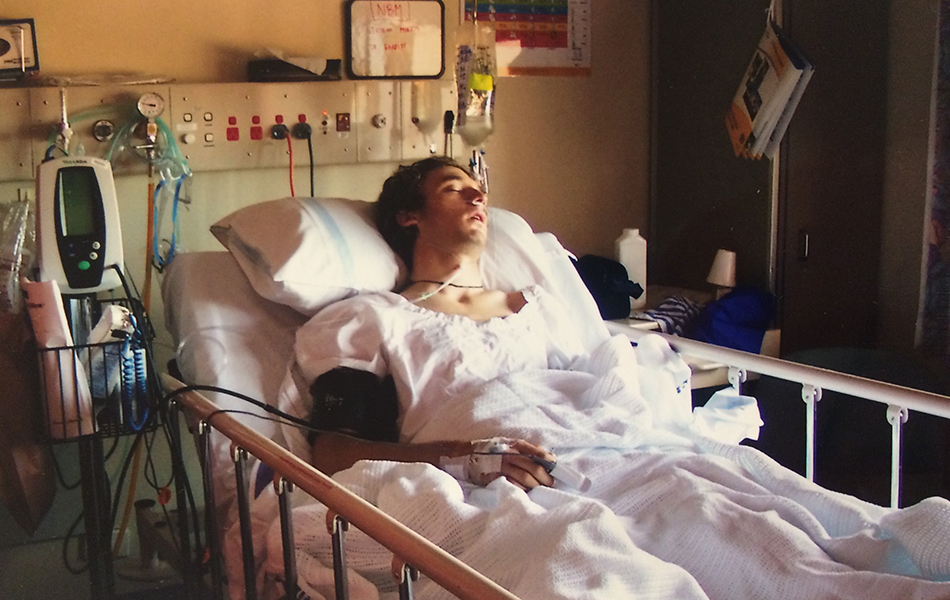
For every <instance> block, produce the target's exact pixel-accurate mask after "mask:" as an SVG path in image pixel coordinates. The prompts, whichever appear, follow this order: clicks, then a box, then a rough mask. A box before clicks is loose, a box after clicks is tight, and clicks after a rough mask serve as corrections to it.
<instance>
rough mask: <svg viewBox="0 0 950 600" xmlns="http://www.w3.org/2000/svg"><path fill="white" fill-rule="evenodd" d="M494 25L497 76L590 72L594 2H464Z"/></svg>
mask: <svg viewBox="0 0 950 600" xmlns="http://www.w3.org/2000/svg"><path fill="white" fill-rule="evenodd" d="M463 1H464V3H465V7H464V11H462V14H463V16H464V19H465V20H468V21H470V20H472V18H473V15H474V14H477V17H478V20H479V21H489V22H491V23H492V24H493V25H494V27H495V45H496V49H495V53H496V58H497V60H498V74H499V75H509V76H512V75H590V46H591V13H590V11H591V6H590V5H591V2H592V0H463Z"/></svg>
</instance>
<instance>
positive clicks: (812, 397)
mask: <svg viewBox="0 0 950 600" xmlns="http://www.w3.org/2000/svg"><path fill="white" fill-rule="evenodd" d="M606 323H607V329H608V330H609V331H610V332H611V333H614V334H618V333H619V334H622V335H626V336H627V337H628V338H630V339H631V341H634V342H636V341H637V340H638V339H640V338H641V337H643V336H645V335H659V336H661V337H663V338H664V339H666V340H667V341H668V342H669V344H670V346H671V347H672V348H673V349H674V350H676V351H677V352H678V353H680V354H682V355H684V356H687V357H695V358H698V359H701V360H705V361H711V362H714V363H719V364H723V365H725V366H727V367H728V368H729V382H730V383H731V384H732V386H733V387H735V388H736V389H737V390H739V389H741V384H742V383H743V382H744V381H745V379H746V377H747V375H748V374H749V373H758V374H759V375H767V376H770V377H775V378H777V379H783V380H786V381H791V382H796V383H800V384H801V385H802V400H803V401H804V402H805V404H806V407H807V408H806V419H807V420H806V423H805V435H806V439H805V476H806V477H807V478H808V479H809V480H811V481H813V480H814V476H815V406H816V404H817V402H818V401H819V400H821V393H822V390H829V391H835V392H841V393H843V394H848V395H850V396H857V397H859V398H865V399H867V400H871V401H874V402H879V403H881V404H885V405H886V406H887V412H886V415H887V421H888V423H890V425H891V506H892V507H897V506H898V505H899V503H900V491H901V452H900V449H901V433H902V426H903V424H904V423H905V422H906V421H907V418H908V414H909V411H918V412H922V413H927V414H930V415H934V416H937V417H941V418H944V419H950V397H947V396H942V395H940V394H933V393H930V392H924V391H920V390H915V389H912V388H908V387H903V386H899V385H894V384H891V383H884V382H881V381H875V380H872V379H867V378H864V377H859V376H857V375H849V374H847V373H839V372H837V371H831V370H828V369H822V368H819V367H812V366H809V365H802V364H798V363H793V362H789V361H786V360H782V359H778V358H771V357H768V356H762V355H759V354H751V353H749V352H742V351H739V350H732V349H730V348H723V347H721V346H714V345H712V344H707V343H704V342H698V341H696V340H690V339H687V338H681V337H678V336H673V335H667V334H661V333H657V332H655V331H645V330H641V329H635V328H632V327H629V326H627V325H624V324H621V323H612V322H609V321H607V322H606Z"/></svg>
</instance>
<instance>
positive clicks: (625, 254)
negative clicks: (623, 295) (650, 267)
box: [616, 229, 647, 310]
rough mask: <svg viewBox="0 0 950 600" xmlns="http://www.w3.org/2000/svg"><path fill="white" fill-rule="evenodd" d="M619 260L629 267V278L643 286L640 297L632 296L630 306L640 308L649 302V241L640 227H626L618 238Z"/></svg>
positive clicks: (635, 308) (634, 308)
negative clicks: (641, 233) (644, 237)
mask: <svg viewBox="0 0 950 600" xmlns="http://www.w3.org/2000/svg"><path fill="white" fill-rule="evenodd" d="M616 247H617V261H618V262H620V264H622V265H623V266H624V267H625V268H626V269H627V278H628V279H629V280H630V281H632V282H634V283H639V284H640V285H641V286H642V287H643V294H641V295H640V297H639V298H634V297H633V296H631V297H630V308H631V309H632V310H638V309H641V308H643V307H644V306H646V303H647V293H646V289H647V241H646V240H645V239H643V237H642V236H641V235H640V230H639V229H624V230H623V234H622V235H621V236H620V237H619V238H617V242H616Z"/></svg>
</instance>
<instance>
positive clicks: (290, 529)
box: [274, 477, 297, 598]
mask: <svg viewBox="0 0 950 600" xmlns="http://www.w3.org/2000/svg"><path fill="white" fill-rule="evenodd" d="M274 485H275V486H276V487H277V497H278V499H279V500H280V541H281V545H282V546H283V550H284V596H285V597H287V598H296V597H297V556H296V554H295V548H294V521H293V512H292V511H291V510H290V493H291V492H293V491H294V484H293V483H292V482H290V481H288V480H286V479H284V478H283V477H278V478H277V479H276V480H275V482H274Z"/></svg>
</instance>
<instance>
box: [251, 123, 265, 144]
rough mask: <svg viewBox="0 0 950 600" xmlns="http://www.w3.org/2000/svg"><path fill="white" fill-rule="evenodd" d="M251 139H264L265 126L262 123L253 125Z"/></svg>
mask: <svg viewBox="0 0 950 600" xmlns="http://www.w3.org/2000/svg"><path fill="white" fill-rule="evenodd" d="M251 139H252V140H262V139H264V128H263V127H261V126H260V125H254V126H253V127H251Z"/></svg>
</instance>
